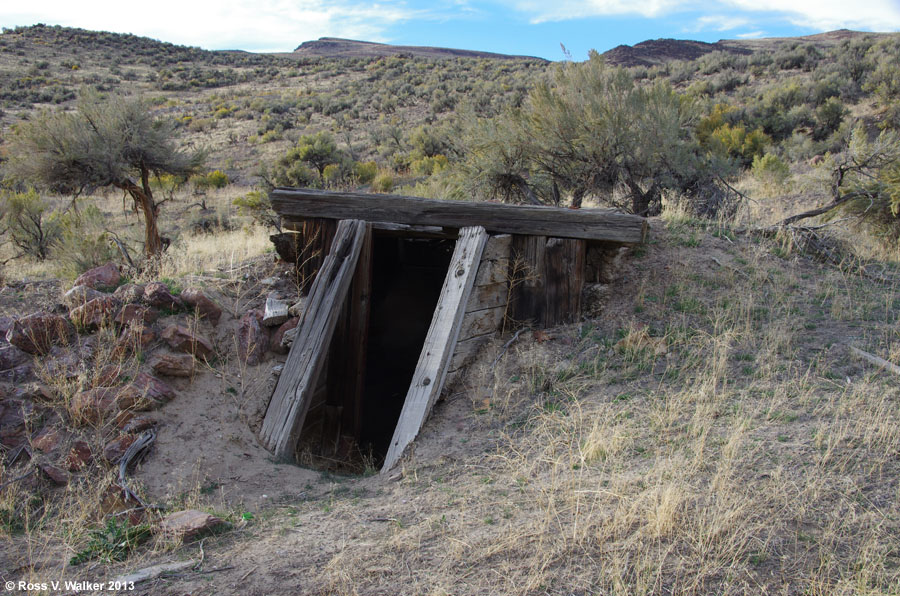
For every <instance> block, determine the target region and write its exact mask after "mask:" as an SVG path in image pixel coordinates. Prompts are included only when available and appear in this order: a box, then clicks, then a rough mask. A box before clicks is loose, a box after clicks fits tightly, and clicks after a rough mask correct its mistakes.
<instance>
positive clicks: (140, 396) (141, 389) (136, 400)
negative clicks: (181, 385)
mask: <svg viewBox="0 0 900 596" xmlns="http://www.w3.org/2000/svg"><path fill="white" fill-rule="evenodd" d="M122 395H123V396H127V399H128V400H129V401H131V402H132V403H133V407H134V408H135V409H137V410H149V409H153V408H156V407H159V406H160V405H162V404H165V403H168V402H170V401H172V399H173V398H174V397H175V390H174V389H172V388H171V387H170V386H169V385H168V384H167V383H166V382H165V381H160V380H159V379H157V378H156V377H152V376H150V375H148V374H147V373H143V372H142V373H140V374H139V375H138V376H137V377H136V378H135V379H134V381H133V382H132V383H130V384H129V385H127V386H126V387H124V388H123V389H122Z"/></svg>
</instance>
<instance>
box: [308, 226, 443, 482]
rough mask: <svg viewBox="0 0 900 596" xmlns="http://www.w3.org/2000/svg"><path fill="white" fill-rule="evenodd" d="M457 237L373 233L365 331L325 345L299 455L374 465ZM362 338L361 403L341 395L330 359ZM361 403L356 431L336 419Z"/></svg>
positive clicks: (319, 463)
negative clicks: (326, 354) (326, 353)
mask: <svg viewBox="0 0 900 596" xmlns="http://www.w3.org/2000/svg"><path fill="white" fill-rule="evenodd" d="M454 247H455V240H452V239H434V238H411V237H400V236H396V235H390V234H379V233H375V235H374V237H373V242H372V260H371V288H370V291H369V317H368V327H367V329H368V332H367V334H366V337H365V338H360V337H353V338H349V339H344V340H339V339H338V337H335V340H334V342H333V343H332V346H331V348H330V349H329V358H328V361H327V362H326V364H325V370H324V371H323V372H322V374H321V375H320V379H319V389H318V390H317V391H316V395H315V396H314V397H313V402H312V404H311V406H310V410H309V412H308V414H307V417H306V420H305V422H304V425H303V430H302V432H301V433H300V441H299V444H298V451H297V456H298V458H297V459H298V461H299V462H300V463H301V464H304V465H309V466H311V467H314V468H317V469H323V470H328V471H332V472H339V473H362V472H365V471H366V470H369V469H375V470H377V469H379V468H380V467H381V466H382V464H383V463H384V457H385V455H386V454H387V451H388V447H389V446H390V441H391V437H392V436H393V434H394V428H395V427H396V426H397V421H398V420H399V418H400V412H401V411H402V409H403V402H404V401H405V398H406V393H407V390H408V389H409V385H410V383H411V382H412V377H413V373H414V372H415V369H416V364H417V363H418V360H419V355H420V353H421V351H422V346H423V345H424V343H425V337H426V335H427V334H428V328H429V327H430V325H431V319H432V317H433V315H434V309H435V307H436V306H437V302H438V299H439V297H440V293H441V288H442V287H443V284H444V277H445V276H446V275H447V270H448V268H449V266H450V260H451V257H452V255H453V250H454ZM341 341H343V342H344V343H346V342H347V341H351V342H352V341H365V342H366V346H365V348H364V350H365V362H366V366H365V376H364V381H363V391H362V396H361V400H362V403H361V406H355V405H354V404H353V403H350V402H349V401H348V399H352V397H350V396H345V395H343V393H342V391H341V388H340V387H338V386H337V385H339V383H336V382H335V378H334V375H332V374H329V371H328V368H329V366H330V365H331V361H332V360H334V361H339V359H340V357H341V355H342V354H343V353H345V352H346V350H347V346H346V345H340V343H341ZM354 407H360V408H361V412H360V413H361V416H360V418H361V420H360V423H359V425H358V432H357V433H356V434H355V436H354V431H353V430H351V429H349V428H348V425H347V424H342V423H341V419H342V418H343V419H346V412H345V410H347V409H350V408H354Z"/></svg>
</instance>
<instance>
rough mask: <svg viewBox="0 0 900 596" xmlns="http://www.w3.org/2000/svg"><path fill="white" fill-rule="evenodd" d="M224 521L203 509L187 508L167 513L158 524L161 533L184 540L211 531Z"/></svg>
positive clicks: (192, 538)
mask: <svg viewBox="0 0 900 596" xmlns="http://www.w3.org/2000/svg"><path fill="white" fill-rule="evenodd" d="M223 523H224V522H223V521H222V520H221V519H219V518H218V517H215V516H214V515H210V514H209V513H205V512H203V511H197V510H196V509H188V510H185V511H176V512H175V513H170V514H169V515H167V516H166V517H165V518H164V519H163V520H162V521H161V522H160V524H159V529H160V531H161V532H162V534H163V535H165V536H169V537H172V538H179V539H181V540H182V541H184V542H187V541H189V540H194V539H196V538H199V537H200V536H203V535H204V534H207V533H209V532H212V531H213V530H215V529H216V528H217V527H219V526H220V525H222V524H223Z"/></svg>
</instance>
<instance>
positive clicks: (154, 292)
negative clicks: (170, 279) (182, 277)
mask: <svg viewBox="0 0 900 596" xmlns="http://www.w3.org/2000/svg"><path fill="white" fill-rule="evenodd" d="M144 302H146V303H147V304H149V305H150V306H155V307H156V308H165V309H168V310H177V309H179V308H181V306H182V302H181V300H179V299H178V298H176V297H175V296H173V295H172V294H171V293H170V292H169V288H168V287H166V284H164V283H162V282H161V281H153V282H150V283H148V284H147V285H146V286H145V287H144Z"/></svg>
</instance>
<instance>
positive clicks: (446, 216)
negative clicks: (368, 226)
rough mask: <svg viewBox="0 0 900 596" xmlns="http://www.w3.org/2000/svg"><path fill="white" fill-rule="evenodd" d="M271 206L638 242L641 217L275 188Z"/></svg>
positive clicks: (305, 214) (283, 211)
mask: <svg viewBox="0 0 900 596" xmlns="http://www.w3.org/2000/svg"><path fill="white" fill-rule="evenodd" d="M269 196H270V199H271V202H272V208H273V209H274V210H275V211H276V212H277V213H278V214H279V215H280V216H281V217H282V218H284V219H285V220H287V221H291V220H294V221H296V220H298V219H306V218H313V217H321V218H330V219H361V220H364V221H370V222H391V223H395V224H407V225H419V226H441V227H445V228H463V227H467V226H482V227H484V228H485V229H486V230H488V231H490V232H499V233H511V234H527V235H543V236H554V237H559V238H582V239H588V240H603V241H608V242H616V243H620V244H640V243H641V242H643V241H644V240H645V238H646V234H647V230H648V225H647V221H646V219H644V218H643V217H638V216H636V215H627V214H624V213H617V212H615V211H610V210H606V209H561V208H558V207H544V206H535V205H506V204H502V203H472V202H466V201H436V200H432V199H421V198H418V197H404V196H398V195H374V194H364V193H353V192H332V191H324V190H312V189H305V188H304V189H300V188H276V189H275V190H273V191H272V192H271V193H270V195H269Z"/></svg>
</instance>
